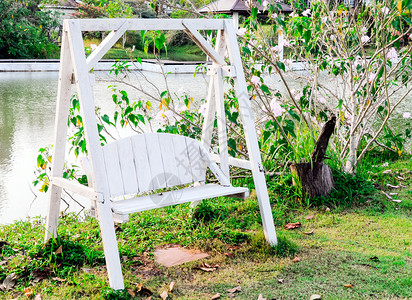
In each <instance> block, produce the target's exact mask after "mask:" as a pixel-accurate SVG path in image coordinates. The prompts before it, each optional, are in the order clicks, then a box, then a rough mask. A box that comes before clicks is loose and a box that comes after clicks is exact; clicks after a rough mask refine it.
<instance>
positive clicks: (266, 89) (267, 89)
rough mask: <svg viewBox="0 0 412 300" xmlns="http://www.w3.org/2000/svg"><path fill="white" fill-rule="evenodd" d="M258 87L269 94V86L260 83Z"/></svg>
mask: <svg viewBox="0 0 412 300" xmlns="http://www.w3.org/2000/svg"><path fill="white" fill-rule="evenodd" d="M260 89H261V90H262V91H263V92H264V93H266V94H268V95H270V94H271V93H270V91H269V88H268V87H267V86H266V85H264V84H262V85H261V86H260Z"/></svg>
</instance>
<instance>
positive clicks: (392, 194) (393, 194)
mask: <svg viewBox="0 0 412 300" xmlns="http://www.w3.org/2000/svg"><path fill="white" fill-rule="evenodd" d="M397 194H398V193H389V196H396V195H397Z"/></svg>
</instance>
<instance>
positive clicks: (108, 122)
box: [102, 114, 114, 125]
mask: <svg viewBox="0 0 412 300" xmlns="http://www.w3.org/2000/svg"><path fill="white" fill-rule="evenodd" d="M102 120H103V121H104V122H105V123H107V124H109V125H114V124H113V123H112V122H110V118H109V116H108V115H106V114H105V115H103V116H102Z"/></svg>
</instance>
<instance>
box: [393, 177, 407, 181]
mask: <svg viewBox="0 0 412 300" xmlns="http://www.w3.org/2000/svg"><path fill="white" fill-rule="evenodd" d="M395 178H396V179H398V180H401V181H402V180H405V178H403V177H401V176H395Z"/></svg>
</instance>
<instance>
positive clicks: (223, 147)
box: [215, 69, 236, 178]
mask: <svg viewBox="0 0 412 300" xmlns="http://www.w3.org/2000/svg"><path fill="white" fill-rule="evenodd" d="M224 97H225V95H224V91H223V77H222V70H221V69H217V74H216V83H215V101H216V117H217V130H218V138H219V155H220V168H221V169H222V171H223V174H225V176H226V177H227V178H229V177H230V173H229V163H228V157H229V154H228V146H227V133H226V130H227V128H226V113H225V98H224ZM235 150H236V149H235Z"/></svg>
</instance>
